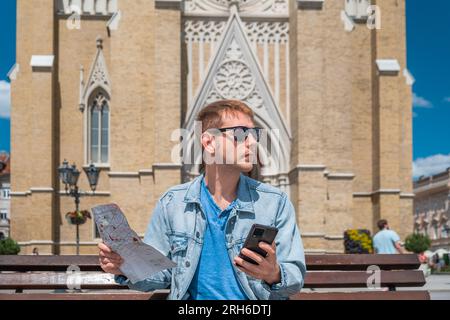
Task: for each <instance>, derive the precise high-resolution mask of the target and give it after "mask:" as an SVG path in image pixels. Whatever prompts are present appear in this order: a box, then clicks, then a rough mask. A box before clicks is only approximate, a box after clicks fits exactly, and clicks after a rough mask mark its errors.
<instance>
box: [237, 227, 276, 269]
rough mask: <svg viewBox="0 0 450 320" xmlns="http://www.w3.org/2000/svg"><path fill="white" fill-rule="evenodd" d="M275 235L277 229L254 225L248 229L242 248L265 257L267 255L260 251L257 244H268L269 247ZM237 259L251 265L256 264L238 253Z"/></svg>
mask: <svg viewBox="0 0 450 320" xmlns="http://www.w3.org/2000/svg"><path fill="white" fill-rule="evenodd" d="M277 233H278V229H277V228H275V227H269V226H264V225H261V224H254V225H253V226H252V228H251V229H250V232H249V233H248V236H247V239H246V240H245V242H244V246H243V248H247V249H249V250H252V251H254V252H256V253H258V254H259V255H261V256H263V257H265V256H266V255H267V252H266V251H264V250H263V249H261V248H260V247H259V246H258V244H259V243H260V242H261V241H262V242H266V243H268V244H269V245H272V242H273V241H274V240H275V237H276V236H277ZM239 257H240V258H242V259H244V260H245V261H247V262H250V263H252V264H257V263H256V262H255V261H253V259H251V258H249V257H247V256H246V255H244V254H242V253H239Z"/></svg>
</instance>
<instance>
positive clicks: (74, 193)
mask: <svg viewBox="0 0 450 320" xmlns="http://www.w3.org/2000/svg"><path fill="white" fill-rule="evenodd" d="M84 172H85V173H86V175H87V178H88V181H89V185H90V187H91V190H92V191H93V192H95V189H96V188H97V183H98V178H99V174H100V169H99V168H97V167H96V166H95V165H93V164H91V165H90V166H89V167H88V168H84ZM58 174H59V178H60V179H61V182H62V183H63V184H64V188H65V191H66V194H67V195H69V196H71V197H73V198H74V199H75V210H76V212H77V213H78V211H79V207H80V198H81V197H82V196H84V195H86V192H83V191H80V190H79V188H78V178H79V177H80V171H79V170H78V169H77V166H76V165H75V164H73V165H72V166H70V165H69V162H68V161H67V160H64V162H63V163H62V165H61V166H60V167H59V168H58ZM75 224H76V228H77V255H79V254H80V232H79V223H75Z"/></svg>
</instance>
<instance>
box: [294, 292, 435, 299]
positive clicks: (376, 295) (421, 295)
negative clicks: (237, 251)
mask: <svg viewBox="0 0 450 320" xmlns="http://www.w3.org/2000/svg"><path fill="white" fill-rule="evenodd" d="M289 299H290V300H430V294H429V292H428V291H385V292H380V291H376V292H312V293H306V292H301V293H297V294H295V295H293V296H291V297H290V298H289Z"/></svg>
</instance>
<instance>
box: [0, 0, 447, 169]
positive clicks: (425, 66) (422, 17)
mask: <svg viewBox="0 0 450 320" xmlns="http://www.w3.org/2000/svg"><path fill="white" fill-rule="evenodd" d="M15 5H16V0H1V1H0V30H1V31H0V151H2V150H4V151H7V152H9V151H10V98H9V92H10V85H9V80H8V79H7V73H8V71H9V70H10V69H11V67H12V66H13V65H14V63H15V54H16V53H15V50H16V48H15V46H16V41H15V35H16V8H15ZM381 18H382V16H381ZM406 18H407V57H408V70H409V71H410V73H411V74H412V75H413V77H414V78H415V80H416V81H415V83H414V85H413V97H414V103H413V115H414V117H413V159H414V162H413V170H414V173H413V175H414V177H415V178H417V177H419V176H428V175H432V174H436V173H438V172H440V171H443V170H445V169H446V168H447V167H450V125H449V122H450V34H449V32H450V1H449V0H435V1H432V2H429V1H423V0H422V1H420V0H406Z"/></svg>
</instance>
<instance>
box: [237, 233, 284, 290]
mask: <svg viewBox="0 0 450 320" xmlns="http://www.w3.org/2000/svg"><path fill="white" fill-rule="evenodd" d="M258 246H259V247H260V248H261V249H262V250H264V251H265V252H267V255H266V256H265V257H263V256H262V255H260V254H258V253H256V252H254V251H252V250H249V249H247V248H243V249H242V250H241V254H243V255H245V256H247V257H248V258H250V259H252V260H253V261H255V262H256V263H257V264H253V263H251V262H248V261H245V260H244V259H242V258H241V257H239V256H237V257H235V258H234V265H235V266H236V267H237V268H238V269H239V270H241V271H242V272H245V273H246V274H248V275H249V276H251V277H253V278H255V279H260V280H264V281H265V282H267V284H269V285H273V284H276V283H279V282H280V281H281V271H280V266H279V264H278V262H277V249H276V245H275V241H274V242H272V245H269V244H267V243H265V242H260V243H259V244H258Z"/></svg>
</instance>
